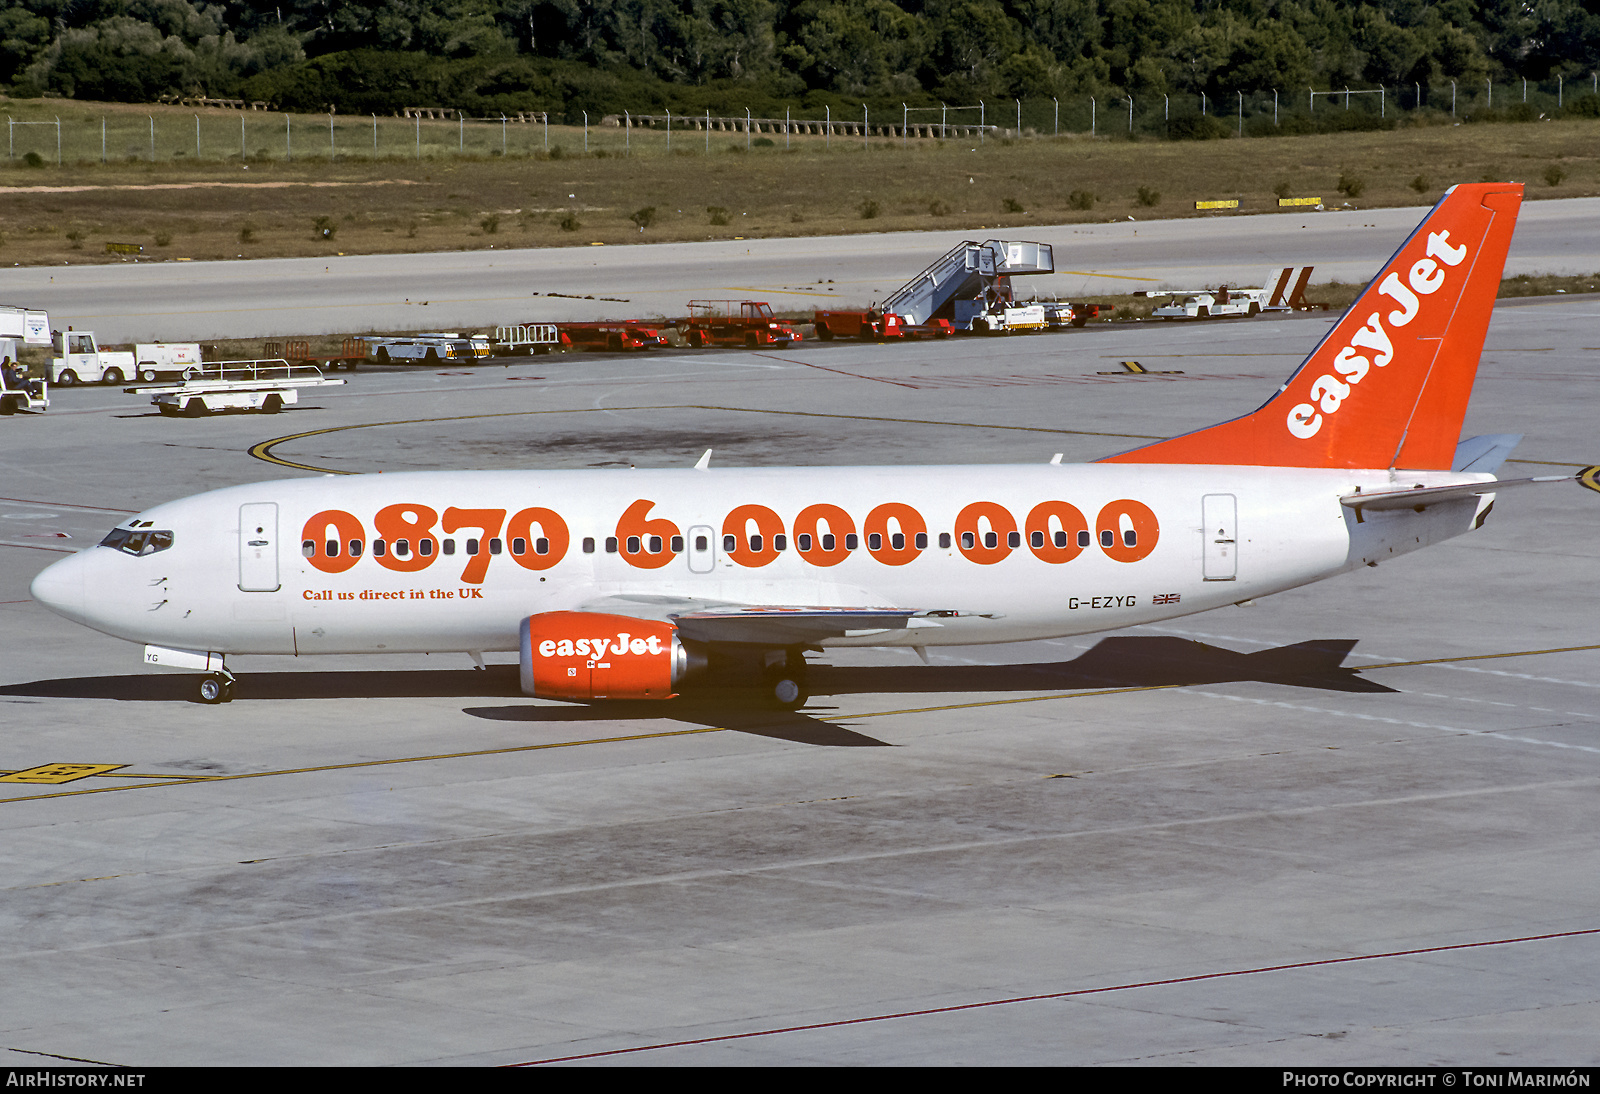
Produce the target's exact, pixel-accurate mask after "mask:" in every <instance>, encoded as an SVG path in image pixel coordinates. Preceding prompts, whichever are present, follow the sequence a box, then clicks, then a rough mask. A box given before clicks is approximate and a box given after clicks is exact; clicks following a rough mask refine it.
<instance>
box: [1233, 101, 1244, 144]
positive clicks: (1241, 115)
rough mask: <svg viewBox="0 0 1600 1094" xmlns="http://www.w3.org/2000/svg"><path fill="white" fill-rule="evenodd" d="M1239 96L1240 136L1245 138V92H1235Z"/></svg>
mask: <svg viewBox="0 0 1600 1094" xmlns="http://www.w3.org/2000/svg"><path fill="white" fill-rule="evenodd" d="M1235 94H1237V95H1238V96H1239V136H1241V137H1243V136H1244V92H1242V91H1238V92H1235Z"/></svg>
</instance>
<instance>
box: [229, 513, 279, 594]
mask: <svg viewBox="0 0 1600 1094" xmlns="http://www.w3.org/2000/svg"><path fill="white" fill-rule="evenodd" d="M278 588H279V581H278V504H277V502H271V501H267V502H253V503H251V504H249V505H241V506H239V589H240V591H242V592H247V593H275V592H277V591H278Z"/></svg>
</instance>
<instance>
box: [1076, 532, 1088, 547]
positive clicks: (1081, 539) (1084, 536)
mask: <svg viewBox="0 0 1600 1094" xmlns="http://www.w3.org/2000/svg"><path fill="white" fill-rule="evenodd" d="M1078 546H1079V547H1087V546H1089V529H1087V528H1083V529H1080V530H1079V531H1078Z"/></svg>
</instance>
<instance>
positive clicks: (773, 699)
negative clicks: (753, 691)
mask: <svg viewBox="0 0 1600 1094" xmlns="http://www.w3.org/2000/svg"><path fill="white" fill-rule="evenodd" d="M810 698H811V696H810V695H809V694H808V693H807V692H806V685H805V682H804V681H803V680H797V679H795V676H794V674H793V673H782V674H780V675H779V676H778V677H777V679H775V680H771V681H769V682H768V684H767V702H769V703H770V704H772V705H773V706H775V707H777V708H778V709H779V710H799V709H800V708H801V707H803V706H805V705H806V700H808V699H810Z"/></svg>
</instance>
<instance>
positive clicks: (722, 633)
mask: <svg viewBox="0 0 1600 1094" xmlns="http://www.w3.org/2000/svg"><path fill="white" fill-rule="evenodd" d="M579 610H581V611H586V612H603V613H607V614H610V615H627V616H633V617H634V618H637V619H659V620H662V621H664V622H668V623H672V624H674V625H675V626H677V628H678V630H679V632H680V633H681V634H682V635H683V636H684V637H685V638H689V639H693V640H695V641H697V642H729V643H735V644H741V645H762V646H801V645H808V644H811V643H814V642H819V641H821V640H822V639H824V638H842V637H847V636H848V637H856V636H860V635H868V634H881V633H884V632H886V631H895V630H907V629H916V628H922V627H938V626H942V624H941V623H940V622H939V620H941V619H950V618H954V617H956V616H961V615H974V614H978V613H975V612H963V611H956V610H953V609H917V608H890V607H876V606H868V605H861V606H855V605H848V606H816V605H793V604H739V603H732V602H728V601H718V600H702V599H698V598H694V597H675V596H652V595H648V594H642V593H636V594H619V595H616V596H607V597H601V598H599V599H596V600H592V601H590V602H589V603H587V604H584V605H583V606H582V608H581V609H579Z"/></svg>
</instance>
